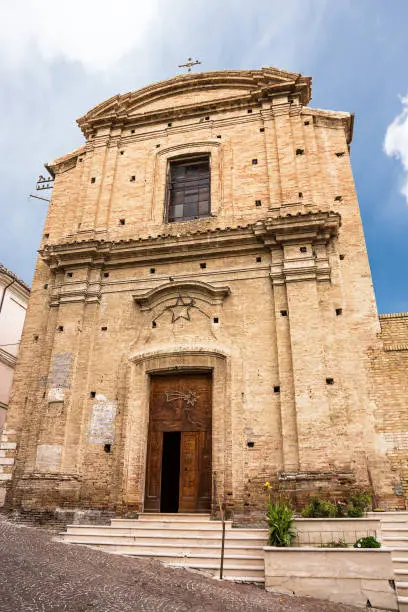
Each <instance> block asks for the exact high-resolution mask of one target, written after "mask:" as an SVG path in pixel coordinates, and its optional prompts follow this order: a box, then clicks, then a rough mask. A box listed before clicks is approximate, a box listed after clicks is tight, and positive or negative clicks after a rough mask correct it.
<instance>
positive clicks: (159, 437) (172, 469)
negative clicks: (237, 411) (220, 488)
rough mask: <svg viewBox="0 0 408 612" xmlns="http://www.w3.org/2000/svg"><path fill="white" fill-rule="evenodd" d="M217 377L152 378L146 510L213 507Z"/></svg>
mask: <svg viewBox="0 0 408 612" xmlns="http://www.w3.org/2000/svg"><path fill="white" fill-rule="evenodd" d="M211 392H212V388H211V375H210V374H207V373H197V372H195V373H181V374H177V375H165V376H152V378H151V384H150V418H149V434H148V443H147V468H146V488H145V510H146V511H150V512H205V511H208V510H210V506H211Z"/></svg>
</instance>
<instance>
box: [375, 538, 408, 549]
mask: <svg viewBox="0 0 408 612" xmlns="http://www.w3.org/2000/svg"><path fill="white" fill-rule="evenodd" d="M381 544H382V545H383V547H384V548H407V547H408V537H404V538H399V537H390V536H387V537H386V538H382V540H381Z"/></svg>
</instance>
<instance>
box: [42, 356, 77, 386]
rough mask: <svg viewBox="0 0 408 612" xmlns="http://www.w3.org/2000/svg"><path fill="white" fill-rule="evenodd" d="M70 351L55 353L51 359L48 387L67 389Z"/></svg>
mask: <svg viewBox="0 0 408 612" xmlns="http://www.w3.org/2000/svg"><path fill="white" fill-rule="evenodd" d="M71 361H72V353H57V354H56V355H54V358H53V360H52V366H51V372H50V377H49V380H48V385H49V387H54V388H55V387H59V388H60V389H68V388H69V386H70V375H71Z"/></svg>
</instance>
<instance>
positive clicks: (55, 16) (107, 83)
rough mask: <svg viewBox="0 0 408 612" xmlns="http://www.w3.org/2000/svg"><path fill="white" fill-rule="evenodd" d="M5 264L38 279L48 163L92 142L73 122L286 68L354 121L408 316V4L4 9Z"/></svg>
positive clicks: (371, 208) (129, 1)
mask: <svg viewBox="0 0 408 612" xmlns="http://www.w3.org/2000/svg"><path fill="white" fill-rule="evenodd" d="M0 23H1V24H2V27H1V33H0V54H1V62H0V111H1V115H2V129H1V132H0V153H1V162H2V163H1V165H0V228H1V235H0V261H1V262H2V263H4V265H6V266H7V267H8V268H10V269H12V270H13V271H14V272H16V273H17V274H18V275H19V276H21V278H23V279H24V280H25V281H26V282H28V283H30V282H31V279H32V274H33V270H34V263H35V258H36V249H37V248H38V245H39V242H40V236H41V230H42V225H43V223H44V218H45V213H46V203H44V202H40V201H39V200H32V199H31V200H30V199H29V198H28V195H29V194H30V193H35V181H36V178H37V176H38V175H39V174H40V173H43V172H44V170H43V163H44V162H46V161H48V160H51V159H53V158H54V157H57V156H59V155H63V154H65V153H66V152H68V151H70V150H72V149H74V148H76V147H77V146H79V145H81V143H82V136H81V133H80V131H79V129H78V127H77V126H76V123H75V119H76V118H78V117H80V116H81V115H83V114H84V113H85V112H86V111H87V110H89V108H91V107H92V106H94V105H95V104H96V103H98V102H100V101H102V100H104V99H106V98H108V97H110V96H111V95H113V94H116V93H124V92H126V91H130V90H133V89H138V88H139V87H142V86H144V85H147V84H149V83H150V82H154V81H159V80H161V79H167V78H170V77H172V76H174V75H176V74H178V72H179V69H178V68H177V66H178V64H180V63H182V62H183V61H184V60H185V59H186V58H187V57H188V56H190V55H192V56H194V57H198V58H199V59H200V60H201V61H202V66H201V67H200V68H201V69H202V70H222V69H254V68H260V67H261V66H277V67H279V68H283V69H286V70H293V71H296V72H302V73H303V74H306V75H311V76H312V77H313V99H312V103H311V105H312V106H314V107H317V108H327V109H336V110H345V111H352V112H355V113H356V123H355V132H354V142H353V145H352V163H353V168H354V174H355V179H356V184H357V191H358V195H359V200H360V206H361V212H362V216H363V221H364V227H365V233H366V239H367V243H368V249H369V255H370V262H371V267H372V272H373V277H374V284H375V290H376V295H377V301H378V307H379V311H380V312H397V311H407V310H408V282H407V270H408V62H407V57H408V36H407V31H408V2H407V0H388V2H387V1H386V0H358V1H356V0H341V1H336V0H283V1H282V0H257V2H251V1H248V0H245V1H244V0H206V2H202V1H199V0H144V1H143V2H141V1H139V0H70V2H55V1H53V2H51V0H14V1H13V2H11V3H10V2H6V1H5V0H3V1H2V2H1V4H0Z"/></svg>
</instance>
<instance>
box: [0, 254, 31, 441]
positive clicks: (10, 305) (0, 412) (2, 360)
mask: <svg viewBox="0 0 408 612" xmlns="http://www.w3.org/2000/svg"><path fill="white" fill-rule="evenodd" d="M29 296H30V288H29V287H28V285H26V284H25V282H24V281H22V280H21V279H20V278H18V276H16V274H14V273H13V272H10V270H7V268H6V267H5V266H3V265H2V264H0V430H1V429H2V428H3V425H4V423H5V421H6V418H7V407H8V402H9V397H10V391H11V385H12V382H13V375H14V368H15V366H16V363H17V357H18V351H19V348H20V338H21V333H22V331H23V325H24V319H25V315H26V310H27V303H28V298H29Z"/></svg>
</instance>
